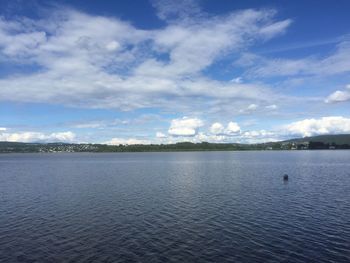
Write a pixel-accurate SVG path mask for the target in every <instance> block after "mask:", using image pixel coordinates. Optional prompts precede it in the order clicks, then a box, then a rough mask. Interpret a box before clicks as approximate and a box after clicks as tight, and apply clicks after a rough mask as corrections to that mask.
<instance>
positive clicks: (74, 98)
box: [0, 2, 289, 112]
mask: <svg viewBox="0 0 350 263" xmlns="http://www.w3.org/2000/svg"><path fill="white" fill-rule="evenodd" d="M169 4H171V2H169ZM172 5H173V4H172ZM176 5H177V4H176ZM184 5H185V6H186V4H184ZM162 8H163V7H162ZM177 8H180V9H181V10H182V11H181V10H178V11H176V12H177V14H180V13H181V12H184V10H186V8H185V9H182V7H180V5H179V6H178V7H177ZM162 10H163V11H159V12H160V13H162V12H163V16H164V18H165V19H166V17H168V15H169V12H170V11H171V10H172V9H171V8H170V9H169V8H168V9H167V8H165V10H164V9H162ZM166 10H167V11H166ZM169 10H170V11H169ZM171 12H172V11H171ZM171 12H170V13H171ZM274 16H275V12H274V11H271V10H243V11H239V12H233V13H230V14H228V15H225V16H215V17H210V16H208V17H206V19H202V18H201V17H200V16H199V17H198V16H192V15H191V16H188V17H186V18H184V17H183V16H182V15H180V16H178V17H180V20H176V21H172V22H169V23H168V24H167V25H166V26H164V27H163V28H160V29H157V30H142V29H138V28H137V27H135V26H133V25H131V24H129V23H127V22H124V21H121V20H119V19H116V18H111V17H105V16H94V15H88V14H84V13H82V12H78V11H75V10H71V9H67V8H65V9H62V10H58V11H56V12H50V16H49V17H43V18H41V19H40V20H31V19H29V18H20V17H18V18H16V20H6V19H5V18H2V19H1V20H0V54H1V55H2V59H3V60H4V61H5V62H11V63H21V64H23V63H24V64H27V65H28V66H29V67H30V68H31V69H32V70H33V69H35V68H37V71H35V70H34V72H31V73H23V74H20V73H17V74H15V75H12V76H6V77H3V78H1V79H0V86H1V87H2V88H1V90H0V100H6V99H8V98H11V99H12V100H13V101H22V102H44V103H56V104H63V105H69V106H78V107H92V108H117V109H122V110H130V109H137V108H145V107H161V108H172V109H174V108H177V109H178V108H179V107H180V108H181V109H186V110H187V112H190V111H191V110H193V108H197V110H199V109H203V108H206V107H207V105H206V103H212V102H214V101H215V102H216V101H221V102H222V103H221V104H222V105H223V104H224V103H226V102H225V101H226V100H227V99H228V98H230V99H231V101H230V103H231V104H234V103H236V102H237V101H241V100H242V99H247V100H248V99H249V100H267V101H270V100H271V97H276V96H272V95H271V94H272V92H270V91H269V90H268V89H267V88H266V87H264V86H262V85H258V84H254V85H253V84H248V83H247V84H242V83H233V82H229V81H228V82H226V81H215V80H213V79H210V78H207V77H204V73H203V71H204V70H205V69H207V68H208V67H209V66H211V65H213V64H214V63H215V62H217V61H218V60H220V59H221V58H223V57H224V56H225V55H227V54H230V53H235V54H236V53H239V52H241V51H242V50H243V49H246V47H247V46H249V45H252V44H254V43H255V41H258V40H259V39H261V38H266V35H269V36H271V37H272V36H275V35H276V36H277V35H278V34H279V33H281V32H283V31H284V30H285V29H286V28H287V27H288V25H289V23H287V22H284V23H280V22H281V21H274ZM188 19H189V20H188ZM166 21H168V20H167V19H166ZM282 22H283V21H282ZM28 24H29V25H30V26H28ZM106 28H108V30H106ZM272 29H273V30H272ZM267 32H268V33H267ZM213 35H215V38H213V37H212V36H213ZM164 58H166V59H164ZM33 65H35V67H32V66H33ZM193 96H196V97H197V98H198V101H199V102H198V103H195V104H194V103H192V102H193V100H192V98H193Z"/></svg>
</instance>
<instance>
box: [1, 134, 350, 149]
mask: <svg viewBox="0 0 350 263" xmlns="http://www.w3.org/2000/svg"><path fill="white" fill-rule="evenodd" d="M346 149H350V134H339V135H322V136H315V137H307V138H298V139H292V140H287V141H280V142H267V143H256V144H242V143H208V142H201V143H192V142H179V143H175V144H147V145H145V144H137V145H106V144H74V143H21V142H0V153H61V152H70V153H72V152H90V153H103V152H105V153H113V152H208V151H220V152H223V151H294V150H302V151H304V150H346Z"/></svg>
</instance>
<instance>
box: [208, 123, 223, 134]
mask: <svg viewBox="0 0 350 263" xmlns="http://www.w3.org/2000/svg"><path fill="white" fill-rule="evenodd" d="M210 132H211V133H212V134H215V135H218V134H223V133H224V132H225V128H224V126H223V125H222V124H221V123H220V122H215V123H213V124H212V125H211V126H210Z"/></svg>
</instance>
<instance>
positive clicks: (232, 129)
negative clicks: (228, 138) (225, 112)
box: [225, 121, 241, 135]
mask: <svg viewBox="0 0 350 263" xmlns="http://www.w3.org/2000/svg"><path fill="white" fill-rule="evenodd" d="M240 131H241V128H240V127H239V125H238V123H236V122H232V121H231V122H229V123H228V124H227V128H226V130H225V133H226V134H227V135H237V134H238V133H240Z"/></svg>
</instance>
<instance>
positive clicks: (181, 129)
mask: <svg viewBox="0 0 350 263" xmlns="http://www.w3.org/2000/svg"><path fill="white" fill-rule="evenodd" d="M202 126H203V121H202V120H200V119H198V118H188V117H183V118H181V119H174V120H172V121H171V124H170V128H169V130H168V133H169V134H170V135H172V136H195V135H196V134H197V131H198V128H199V127H202Z"/></svg>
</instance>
